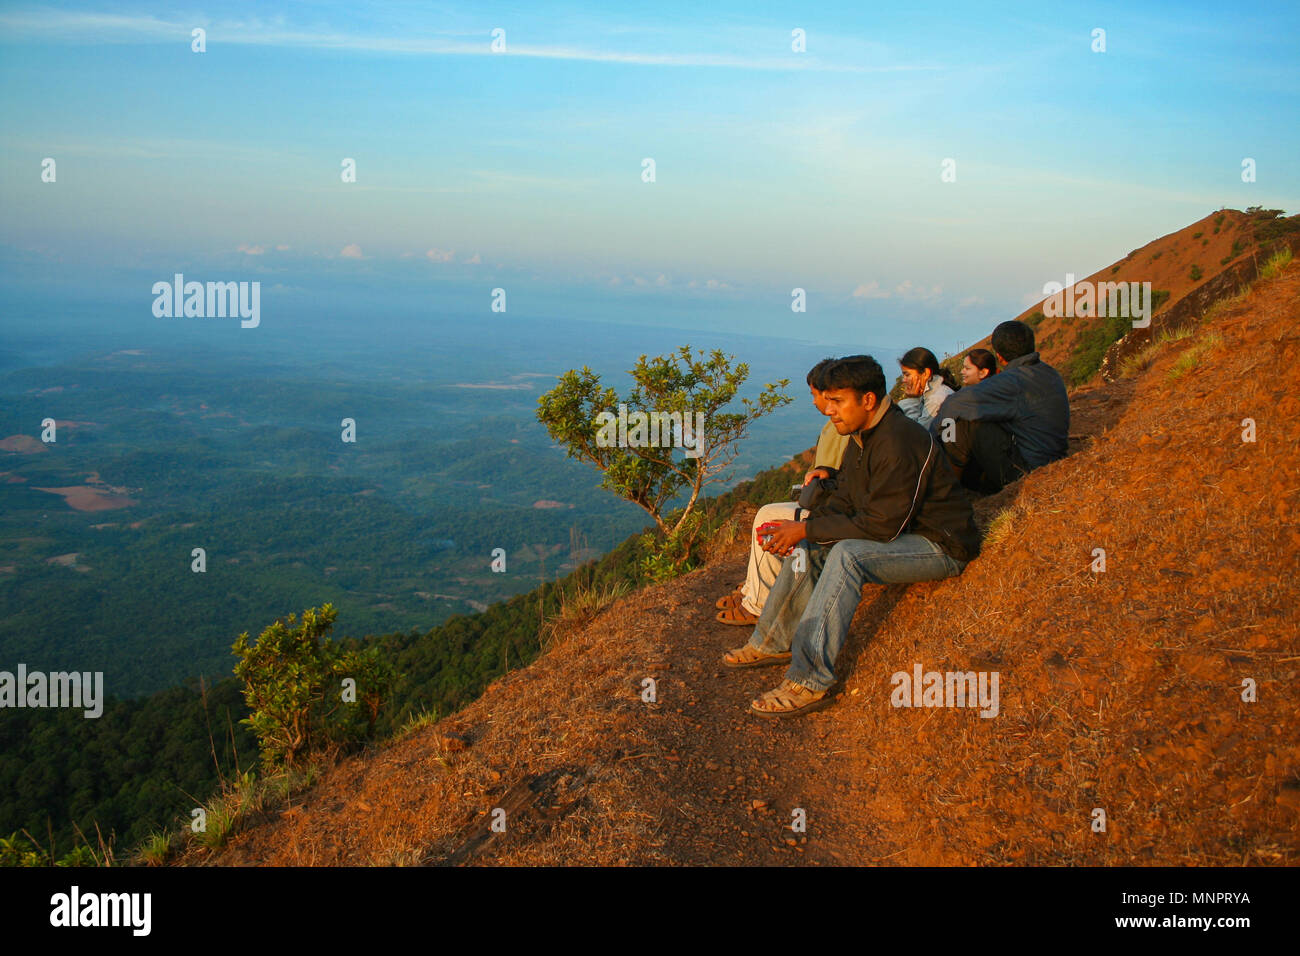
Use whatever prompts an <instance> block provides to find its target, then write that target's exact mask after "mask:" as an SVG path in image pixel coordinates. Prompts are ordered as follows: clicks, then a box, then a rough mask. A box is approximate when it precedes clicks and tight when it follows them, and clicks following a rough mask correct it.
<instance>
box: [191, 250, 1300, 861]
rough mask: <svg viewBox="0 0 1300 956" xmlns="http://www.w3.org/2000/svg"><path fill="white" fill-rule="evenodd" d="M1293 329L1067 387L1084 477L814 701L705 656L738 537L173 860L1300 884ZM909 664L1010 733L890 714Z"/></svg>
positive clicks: (1252, 332) (1223, 330)
mask: <svg viewBox="0 0 1300 956" xmlns="http://www.w3.org/2000/svg"><path fill="white" fill-rule="evenodd" d="M1191 231H1195V230H1194V229H1192V230H1191ZM1139 252H1140V250H1139ZM1220 255H1222V253H1220ZM1121 271H1122V270H1121ZM1171 284H1172V282H1171ZM1297 328H1300V267H1297V265H1296V264H1294V263H1293V264H1292V265H1290V266H1289V267H1287V269H1286V270H1285V271H1284V272H1283V273H1282V274H1281V275H1280V276H1279V277H1278V278H1275V279H1268V280H1260V281H1258V282H1257V283H1256V284H1255V285H1254V287H1253V288H1252V289H1251V290H1250V291H1249V292H1248V294H1246V295H1244V296H1242V297H1239V298H1237V299H1235V300H1233V301H1230V302H1227V303H1223V304H1222V305H1221V306H1219V307H1216V308H1215V309H1213V310H1211V314H1210V315H1209V316H1208V317H1207V316H1202V317H1201V321H1200V322H1199V324H1197V325H1196V326H1195V327H1194V328H1193V330H1192V334H1191V335H1190V336H1189V337H1187V338H1185V339H1182V340H1180V341H1173V342H1168V343H1165V344H1164V345H1163V346H1161V347H1160V349H1159V350H1157V351H1156V353H1155V354H1154V355H1153V356H1151V357H1150V365H1149V366H1148V367H1147V368H1145V369H1144V370H1141V371H1138V372H1136V373H1135V374H1133V375H1131V376H1129V377H1123V378H1119V379H1118V380H1116V381H1114V382H1110V383H1107V384H1100V385H1095V386H1092V387H1089V388H1086V389H1083V390H1079V391H1076V392H1074V393H1073V394H1072V404H1073V414H1074V421H1073V425H1072V436H1073V441H1072V443H1071V444H1072V454H1071V455H1070V456H1069V457H1068V458H1066V459H1065V460H1063V461H1060V462H1056V463H1054V464H1052V465H1049V466H1047V467H1045V468H1042V469H1039V470H1038V471H1036V472H1034V473H1033V474H1032V475H1030V476H1028V477H1027V478H1025V479H1023V480H1022V481H1020V482H1017V483H1016V484H1014V485H1012V486H1010V487H1009V488H1007V489H1006V490H1004V491H1003V492H1002V493H1001V494H1000V495H998V496H995V497H994V498H991V499H986V500H984V501H982V502H981V503H980V516H981V520H982V522H983V523H985V524H986V525H989V526H990V531H989V538H988V540H987V542H986V544H985V551H984V554H983V555H982V556H981V557H980V558H979V559H978V560H976V561H975V562H973V563H972V564H971V565H970V566H969V567H968V568H967V569H966V571H965V572H964V573H963V574H962V575H961V576H960V577H959V578H955V579H950V580H946V581H941V582H935V583H927V584H921V585H913V586H911V587H909V588H888V589H884V588H878V587H868V588H867V589H866V590H865V592H864V599H863V602H862V605H861V607H860V608H859V610H858V614H857V617H856V618H855V621H854V625H853V636H852V639H851V641H850V643H849V645H848V647H847V648H846V650H845V653H844V654H843V656H842V658H841V661H840V670H841V676H842V678H843V687H842V690H841V693H840V697H839V699H838V701H837V702H836V704H835V705H834V706H832V707H830V708H829V709H826V710H824V711H821V712H818V713H815V714H810V715H807V716H804V717H801V718H797V719H793V720H789V721H782V722H773V721H763V720H760V719H757V718H753V717H751V716H749V715H748V714H747V713H746V708H747V706H748V702H749V700H750V699H751V698H752V697H754V696H755V695H756V694H757V693H758V692H760V691H762V690H765V689H767V688H769V687H771V686H774V684H775V683H776V681H777V680H778V679H779V677H780V670H779V669H759V670H749V671H739V672H733V671H729V670H727V669H725V668H723V667H722V666H721V665H720V663H719V657H720V655H721V653H722V652H723V651H724V650H726V649H727V648H729V647H733V646H736V645H737V644H739V643H742V642H743V641H744V640H745V639H746V638H747V637H748V634H749V629H748V628H737V627H728V626H726V625H723V624H720V623H716V622H715V621H714V620H713V615H714V608H713V601H714V599H715V598H716V597H718V596H719V595H721V594H723V593H725V592H727V591H728V590H730V588H731V587H732V586H733V585H734V584H735V583H736V582H737V581H738V580H739V579H740V578H741V577H742V576H743V569H744V556H743V553H742V551H741V545H740V544H739V543H737V544H736V545H735V546H734V547H732V548H731V550H729V551H727V552H726V553H724V554H721V555H720V556H719V557H718V558H717V559H716V560H715V561H713V562H712V563H710V564H709V565H707V566H706V567H704V568H702V569H700V570H698V571H695V572H693V573H692V574H689V575H687V576H685V577H684V578H681V579H679V580H676V581H673V582H670V583H668V584H665V585H660V586H655V587H651V588H648V589H646V590H643V591H640V592H637V593H635V594H633V595H630V596H628V597H626V598H624V599H622V600H620V601H618V602H617V603H616V604H614V605H612V606H611V607H610V608H609V609H607V610H606V611H605V612H604V613H603V614H602V615H601V616H600V617H599V618H597V619H596V621H595V622H594V623H593V624H592V625H591V626H589V627H588V628H586V629H585V630H584V631H582V632H580V633H576V634H572V635H569V636H568V637H567V638H566V639H565V640H564V641H563V642H562V643H560V644H559V645H558V646H556V647H554V648H553V649H551V650H550V651H548V652H547V653H545V654H544V655H543V656H542V657H541V658H539V659H538V660H537V661H536V662H535V663H533V664H532V665H531V666H529V667H527V668H524V669H522V670H519V671H517V672H515V673H512V674H510V675H508V676H507V677H504V678H502V679H501V680H500V681H498V682H496V683H495V684H493V685H492V686H491V687H490V688H489V689H488V690H487V692H486V693H485V694H484V695H483V696H482V697H481V698H480V699H479V700H478V701H476V702H475V703H474V704H472V705H470V706H469V707H467V708H466V709H465V710H464V711H462V712H461V713H460V714H458V715H457V716H456V717H455V718H454V719H449V720H445V721H443V722H442V723H440V724H438V725H436V726H433V727H426V728H423V729H421V730H418V731H416V732H413V733H411V734H410V735H408V736H407V737H405V738H403V739H401V740H398V741H396V742H394V743H392V744H391V745H388V746H387V747H385V748H384V749H382V750H380V751H379V752H378V753H374V754H370V755H366V756H360V757H356V758H352V759H349V760H346V761H345V762H343V763H342V764H340V765H339V766H338V767H336V768H335V769H334V770H333V771H331V772H329V773H328V774H327V775H326V776H325V777H324V778H323V779H322V781H321V782H320V783H319V784H318V785H317V786H315V787H314V788H313V789H312V790H310V791H308V792H307V793H306V794H305V795H304V796H303V797H301V798H298V799H296V800H295V801H294V803H293V805H292V806H291V807H289V808H288V809H287V810H284V811H282V812H276V813H274V814H272V815H270V816H269V818H268V819H265V820H263V821H262V822H260V823H256V824H254V825H252V826H249V827H247V828H246V829H244V830H243V831H242V832H240V833H239V834H237V835H236V836H234V837H233V838H232V839H231V840H230V842H229V843H228V844H227V846H226V847H225V848H223V849H222V850H221V851H219V852H217V853H215V854H212V855H208V854H207V853H206V852H205V851H199V850H192V851H190V852H189V854H188V855H187V856H186V857H185V858H184V860H183V862H186V863H190V864H199V865H203V864H211V863H215V864H223V865H229V864H261V865H265V864H328V865H332V864H446V863H470V864H552V863H562V864H612V863H630V864H689V863H753V864H789V863H807V864H873V863H883V864H913V865H914V864H943V865H950V864H1002V863H1024V864H1072V865H1077V864H1139V865H1140V864H1175V865H1178V864H1227V865H1236V864H1273V865H1276V864H1285V863H1295V862H1297V860H1300V720H1297V718H1298V717H1300V714H1298V710H1300V698H1298V697H1297V694H1296V690H1295V689H1296V686H1297V676H1298V675H1300V620H1298V617H1300V612H1297V610H1296V603H1297V601H1296V599H1297V588H1296V584H1295V579H1294V574H1295V568H1296V565H1297V562H1296V555H1297V554H1298V553H1300V522H1298V521H1297V516H1296V509H1297V504H1298V503H1300V477H1297V473H1296V468H1295V463H1296V461H1297V460H1298V454H1297V453H1298V452H1300V397H1298V396H1300V388H1298V387H1297V384H1296V371H1297V369H1300V333H1297ZM1049 354H1050V353H1049ZM1180 370H1181V371H1180ZM1244 419H1252V420H1253V422H1254V429H1255V435H1254V437H1255V440H1254V441H1253V442H1252V441H1246V440H1243V420H1244ZM736 521H737V523H738V526H739V527H741V528H744V527H746V524H745V523H746V521H747V516H746V515H745V514H738V515H737V516H736ZM1098 548H1101V549H1104V551H1105V562H1106V563H1105V570H1104V571H1096V570H1094V564H1095V561H1096V552H1095V549H1098ZM918 664H919V665H921V666H922V668H923V670H925V671H930V670H938V671H967V670H974V671H984V672H992V671H996V672H998V674H999V675H1000V711H999V713H998V715H997V716H996V717H993V718H989V719H985V718H981V717H980V716H979V714H978V713H977V712H976V711H975V710H972V709H961V708H944V707H937V708H895V707H892V706H891V704H890V695H891V690H892V686H891V682H890V677H891V675H892V674H894V673H895V672H898V671H905V672H909V673H910V672H912V671H913V669H914V667H915V666H916V665H918ZM646 678H653V679H654V680H655V682H656V684H657V688H656V691H657V701H656V702H654V703H647V702H645V701H643V699H642V695H643V687H644V686H645V685H644V684H643V682H644V681H645V679H646ZM1243 682H1247V683H1253V686H1254V688H1255V697H1256V699H1255V700H1253V701H1247V700H1243V688H1244V686H1245V685H1244V684H1243ZM1247 696H1249V695H1247ZM457 735H458V736H457ZM496 808H501V809H503V810H504V811H505V822H506V828H505V832H503V833H493V832H492V831H491V829H490V826H489V825H490V823H491V821H492V818H493V817H492V813H493V810H494V809H496ZM1097 809H1100V810H1103V811H1104V812H1105V819H1106V829H1105V832H1096V831H1095V829H1094V826H1093V821H1094V819H1095V811H1096V810H1097ZM800 810H801V811H803V817H804V818H805V819H806V832H798V831H795V830H792V829H791V823H792V821H793V820H794V819H795V818H796V811H800ZM499 816H500V815H499V814H498V818H499Z"/></svg>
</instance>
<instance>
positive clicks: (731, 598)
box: [713, 588, 744, 611]
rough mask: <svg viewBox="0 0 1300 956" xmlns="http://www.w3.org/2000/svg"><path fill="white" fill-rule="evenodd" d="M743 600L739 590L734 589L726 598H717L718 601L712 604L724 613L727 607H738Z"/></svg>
mask: <svg viewBox="0 0 1300 956" xmlns="http://www.w3.org/2000/svg"><path fill="white" fill-rule="evenodd" d="M743 598H744V594H743V593H742V592H741V589H740V588H736V590H734V591H732V592H731V593H730V594H728V595H727V596H726V597H720V598H718V600H717V601H715V602H714V604H713V606H714V607H716V608H718V609H719V610H721V611H725V610H726V609H727V608H729V607H740V602H741V600H742V599H743Z"/></svg>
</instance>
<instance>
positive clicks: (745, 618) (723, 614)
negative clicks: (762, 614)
mask: <svg viewBox="0 0 1300 956" xmlns="http://www.w3.org/2000/svg"><path fill="white" fill-rule="evenodd" d="M714 618H715V619H716V620H718V621H721V622H722V623H723V624H735V625H737V626H738V627H744V626H745V625H749V624H757V623H758V615H757V614H750V613H749V612H748V611H746V610H745V608H744V606H743V605H740V604H736V605H733V606H732V607H729V608H727V609H726V610H725V611H719V612H718V613H717V614H715V615H714Z"/></svg>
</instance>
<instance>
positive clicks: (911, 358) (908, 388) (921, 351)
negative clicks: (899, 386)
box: [898, 346, 960, 428]
mask: <svg viewBox="0 0 1300 956" xmlns="http://www.w3.org/2000/svg"><path fill="white" fill-rule="evenodd" d="M898 364H899V366H900V367H901V368H902V370H903V394H904V396H905V397H904V398H902V399H900V400H899V402H898V407H899V409H900V410H901V411H902V412H903V413H904V414H905V415H906V416H907V417H908V418H910V419H912V420H913V421H915V422H919V423H920V424H921V426H922V427H923V428H929V427H930V422H931V420H932V419H933V418H934V416H935V415H937V414H938V412H939V406H940V405H942V404H943V400H944V399H945V398H947V397H948V396H949V395H951V394H952V393H953V392H955V391H957V389H958V388H960V386H959V385H958V384H957V380H956V379H955V378H953V377H952V372H950V371H948V370H947V369H946V368H943V367H942V366H941V365H940V364H939V360H938V359H937V358H935V357H934V353H933V352H931V351H930V350H929V349H927V348H921V347H920V346H918V347H917V348H914V349H911V350H909V351H908V353H907V354H906V355H904V356H903V357H902V358H901V359H899V360H898Z"/></svg>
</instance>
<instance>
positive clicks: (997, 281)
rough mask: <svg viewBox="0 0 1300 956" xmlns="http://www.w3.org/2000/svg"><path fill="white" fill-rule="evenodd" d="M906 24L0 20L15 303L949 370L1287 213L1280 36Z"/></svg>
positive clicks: (730, 12) (1127, 6)
mask: <svg viewBox="0 0 1300 956" xmlns="http://www.w3.org/2000/svg"><path fill="white" fill-rule="evenodd" d="M892 6H893V7H895V8H896V9H883V8H881V6H880V5H863V4H859V3H846V4H821V5H817V6H816V7H815V8H811V9H810V8H809V7H808V6H807V5H804V4H789V5H781V4H755V3H738V4H728V3H711V4H707V5H705V4H699V3H689V4H687V3H659V4H655V5H653V6H650V7H645V6H638V7H632V6H630V5H627V6H625V5H617V6H616V5H609V6H603V5H597V4H583V5H576V4H546V3H528V4H479V3H476V4H473V5H469V4H457V5H441V4H428V3H419V4H383V5H379V4H373V5H372V4H352V3H341V4H332V3H286V4H280V3H255V4H253V3H222V4H219V5H210V6H209V5H195V6H190V5H171V6H161V5H150V4H141V5H133V4H131V3H129V2H126V3H111V4H85V3H64V4H48V3H47V4H40V5H32V4H23V3H5V4H3V5H0V205H2V206H3V208H4V209H5V215H4V217H3V222H2V224H0V266H3V273H4V274H3V276H2V277H0V290H3V293H4V295H5V296H6V297H7V300H8V302H9V303H10V306H11V307H12V305H13V303H15V302H17V301H20V300H21V296H23V295H28V296H29V295H30V294H31V292H32V289H33V288H37V287H40V286H41V285H42V284H45V285H46V286H49V285H53V286H57V288H58V290H59V292H60V294H67V295H68V296H79V297H81V298H84V299H88V300H92V301H93V300H95V299H96V297H99V298H102V299H103V301H104V303H105V305H106V306H107V305H110V304H111V305H117V306H120V305H123V304H126V305H128V306H129V305H130V304H131V303H135V302H140V303H142V305H141V308H143V309H147V308H148V306H149V304H150V303H151V301H152V298H151V297H150V296H149V295H148V293H147V286H148V285H149V284H151V283H152V281H154V280H156V279H168V278H170V276H171V275H172V274H173V273H174V272H177V271H184V272H186V274H187V276H188V277H193V278H199V279H209V278H211V279H244V278H247V279H258V280H260V281H262V283H263V286H264V288H266V289H268V291H267V293H266V295H267V301H268V302H271V303H274V302H276V301H279V302H282V303H284V304H285V305H286V306H287V307H293V306H295V305H296V306H297V307H307V306H309V305H311V306H316V305H319V304H321V303H326V304H328V303H331V302H334V303H347V302H352V303H367V304H370V305H372V306H373V305H375V304H378V306H379V307H381V308H382V307H383V303H384V301H385V296H388V295H391V296H393V298H394V301H396V300H398V299H402V300H404V301H407V300H409V301H421V302H426V303H429V304H430V306H431V307H432V308H434V309H435V310H436V309H438V308H446V309H447V310H448V311H461V312H464V311H473V310H476V309H483V310H484V311H486V310H487V306H488V302H489V290H490V289H491V288H493V287H496V286H501V287H504V288H506V289H507V291H508V294H509V302H510V309H511V311H512V312H519V311H521V310H523V311H524V312H527V310H529V309H534V310H536V311H537V314H538V315H545V314H567V315H573V316H577V317H589V318H594V319H605V320H608V321H649V322H656V321H658V322H662V323H663V324H667V325H677V326H681V325H683V324H686V325H688V326H689V325H702V326H705V327H708V328H711V329H713V330H716V331H727V330H740V329H744V330H746V331H750V332H760V333H762V332H767V333H771V334H791V331H792V327H793V329H794V330H795V331H796V333H797V334H798V335H799V336H800V337H803V338H806V339H810V340H816V341H824V342H827V343H840V342H849V341H853V340H862V341H865V342H870V343H879V344H883V345H889V346H891V347H906V346H909V345H913V344H927V345H930V346H931V347H932V348H934V350H935V351H937V352H940V353H942V352H946V351H950V350H952V349H954V348H956V347H957V345H958V344H959V343H961V342H964V341H965V342H968V341H971V340H974V339H976V338H978V337H980V336H982V335H983V334H985V333H986V332H987V330H988V329H989V328H990V327H991V326H992V324H994V323H995V322H997V321H1000V320H1001V319H1003V318H1007V317H1009V316H1010V315H1013V314H1015V313H1016V312H1018V311H1020V310H1021V309H1022V308H1024V307H1025V306H1027V305H1028V304H1030V303H1031V302H1032V301H1034V300H1035V299H1037V298H1041V287H1042V284H1043V283H1044V282H1046V281H1049V280H1052V279H1056V280H1057V281H1063V279H1064V275H1065V273H1066V272H1067V271H1071V272H1075V273H1076V274H1080V275H1083V274H1087V273H1088V272H1091V271H1093V270H1095V269H1097V268H1099V267H1101V266H1102V265H1104V264H1106V263H1108V262H1110V261H1113V260H1115V259H1118V258H1122V257H1123V256H1124V255H1125V254H1126V253H1127V252H1128V250H1130V249H1132V248H1135V247H1136V246H1139V245H1142V244H1145V243H1146V242H1148V241H1150V240H1151V239H1154V238H1156V237H1158V236H1160V235H1162V234H1164V233H1167V232H1170V231H1172V230H1175V229H1178V228H1181V227H1182V226H1184V225H1186V224H1187V223H1189V222H1191V221H1193V220H1195V219H1198V218H1200V217H1202V216H1204V215H1206V214H1207V213H1209V212H1210V211H1212V210H1214V209H1216V208H1219V207H1220V206H1232V207H1237V208H1244V207H1246V206H1248V205H1264V206H1270V207H1280V208H1283V209H1285V210H1286V211H1287V212H1288V213H1294V212H1297V211H1300V176H1298V174H1297V170H1296V167H1295V163H1294V158H1295V156H1296V155H1297V154H1298V153H1300V149H1298V147H1300V142H1297V139H1298V138H1300V135H1298V133H1297V130H1300V122H1297V120H1298V119H1300V108H1297V107H1298V106H1300V69H1298V66H1300V53H1298V52H1297V44H1296V42H1295V37H1296V36H1297V35H1300V29H1297V28H1298V27H1300V22H1298V21H1300V12H1297V8H1296V5H1295V4H1290V3H1288V4H1255V5H1249V6H1245V7H1228V6H1224V5H1223V4H1221V3H1215V4H1210V3H1204V4H1186V3H1180V4H1156V3H1150V4H1131V3H1117V4H1105V3H1090V4H1056V3H1051V4H1044V3H1035V4H1019V5H1013V4H999V5H995V6H996V10H995V11H993V12H990V11H988V10H986V9H984V8H985V6H986V5H984V4H975V3H972V4H941V5H925V4H897V5H892ZM194 27H202V28H204V29H205V30H206V31H207V37H206V42H207V52H205V53H202V54H199V53H194V52H192V51H191V48H190V47H191V30H192V29H193V28H194ZM495 28H500V29H503V30H504V31H505V42H506V52H504V53H494V52H492V50H491V48H490V44H491V39H492V37H491V34H492V31H493V30H494V29H495ZM795 28H800V29H802V30H804V31H805V33H806V37H807V40H806V44H807V50H806V52H803V53H796V52H793V51H792V50H791V31H792V30H794V29H795ZM1095 28H1101V29H1104V30H1105V31H1106V51H1105V52H1104V53H1096V52H1093V50H1092V45H1093V38H1092V31H1093V30H1094V29H1095ZM44 157H53V158H55V160H56V162H57V177H58V178H57V182H56V183H53V184H51V183H42V182H41V180H40V164H41V160H42V159H43V158H44ZM345 157H351V158H353V159H355V160H356V164H357V181H356V182H355V183H343V182H342V181H341V179H340V164H341V161H342V160H343V158H345ZM646 157H650V158H653V159H654V161H655V164H656V181H655V182H654V183H644V182H642V179H641V169H642V160H643V158H646ZM1244 157H1251V158H1253V159H1254V160H1255V161H1256V163H1257V168H1258V179H1257V181H1256V182H1255V183H1249V184H1247V183H1242V182H1241V176H1240V170H1241V162H1242V159H1243V158H1244ZM947 158H952V159H954V160H955V161H956V174H957V176H956V181H955V182H948V183H945V182H942V181H941V178H940V172H941V164H942V162H943V161H944V160H945V159H947ZM142 287H144V288H145V289H146V291H145V292H139V291H137V290H139V289H140V288H142ZM795 287H801V288H804V289H806V290H807V294H808V303H809V306H808V313H807V314H806V315H803V316H793V315H792V314H791V312H790V308H789V302H790V292H791V289H793V288H795ZM277 296H278V297H279V298H278V300H277ZM267 310H268V307H267V305H264V307H263V311H264V314H267Z"/></svg>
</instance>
